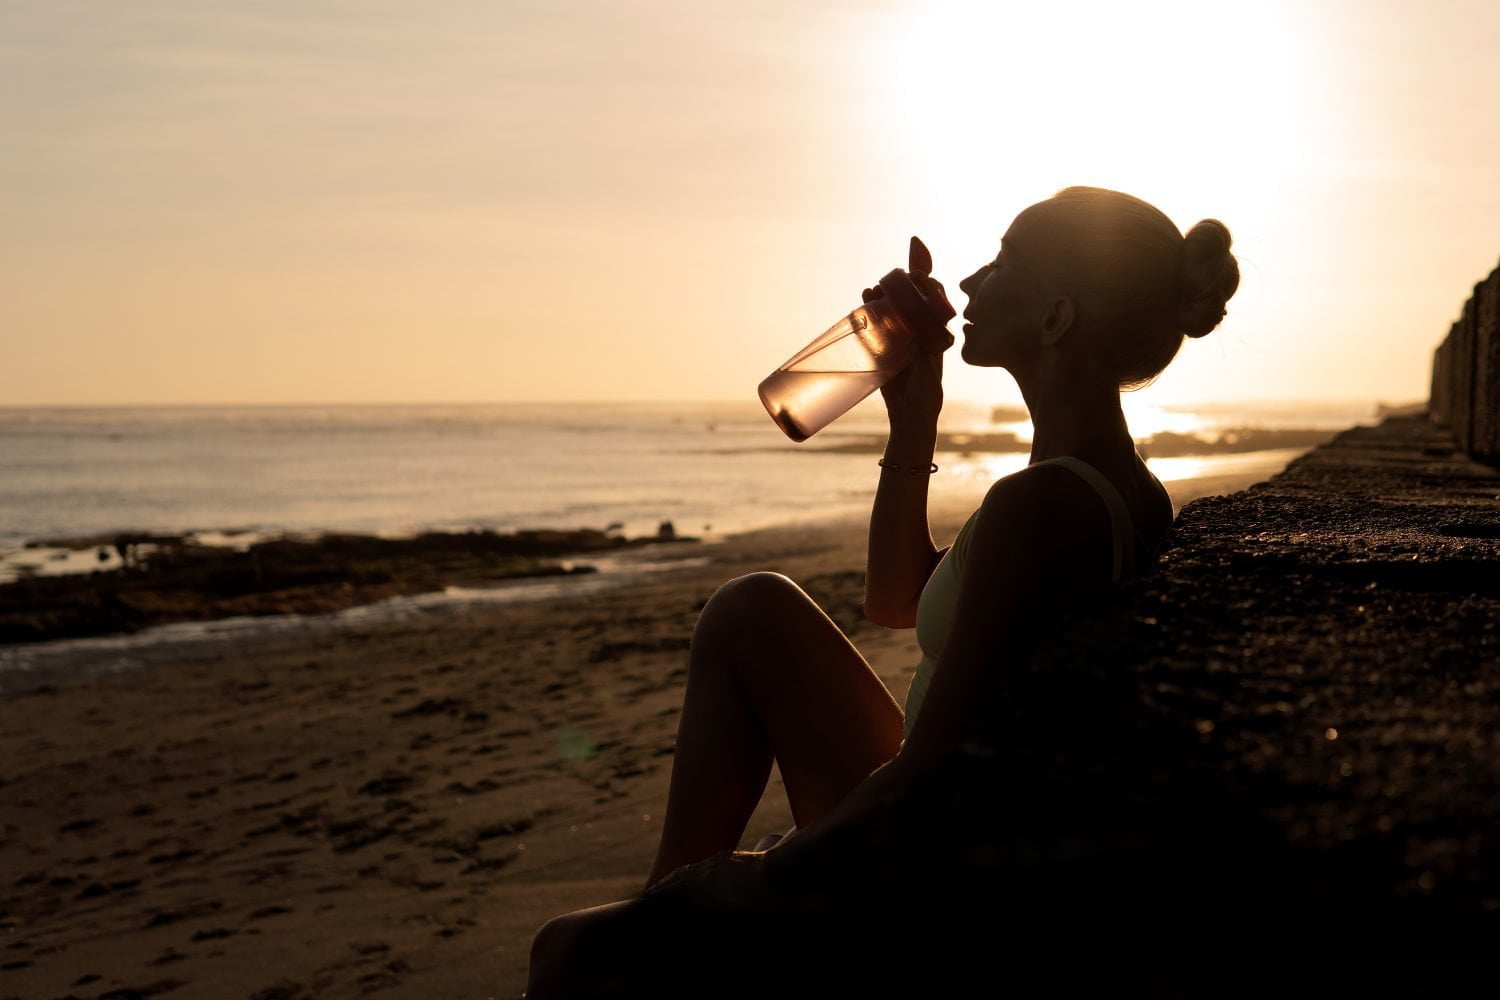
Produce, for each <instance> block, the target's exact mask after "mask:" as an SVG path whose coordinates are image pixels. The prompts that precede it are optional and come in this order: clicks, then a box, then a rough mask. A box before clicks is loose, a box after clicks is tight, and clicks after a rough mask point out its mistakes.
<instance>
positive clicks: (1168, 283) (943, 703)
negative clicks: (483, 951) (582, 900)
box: [528, 187, 1239, 1000]
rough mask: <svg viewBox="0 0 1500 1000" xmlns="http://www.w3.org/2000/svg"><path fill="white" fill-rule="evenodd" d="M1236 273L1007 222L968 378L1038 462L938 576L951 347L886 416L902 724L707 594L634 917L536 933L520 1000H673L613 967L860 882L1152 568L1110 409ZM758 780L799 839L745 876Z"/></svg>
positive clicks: (1139, 238) (612, 914)
mask: <svg viewBox="0 0 1500 1000" xmlns="http://www.w3.org/2000/svg"><path fill="white" fill-rule="evenodd" d="M1229 248H1230V235H1229V231H1228V230H1227V229H1226V228H1225V227H1224V226H1223V225H1222V224H1221V223H1219V222H1218V221H1216V220H1212V219H1209V220H1204V221H1202V222H1199V223H1198V224H1197V225H1195V226H1194V227H1193V228H1192V229H1191V230H1190V231H1189V232H1188V233H1187V235H1186V236H1185V237H1184V236H1183V235H1182V234H1181V233H1180V232H1179V231H1178V229H1177V228H1176V226H1175V225H1173V223H1172V222H1171V221H1170V220H1169V219H1167V217H1166V216H1165V215H1163V214H1162V213H1161V212H1160V211H1158V210H1157V209H1155V208H1154V207H1152V206H1151V205H1149V204H1147V203H1146V202H1144V201H1141V200H1139V199H1137V198H1133V197H1131V196H1129V195H1125V194H1121V193H1119V192H1116V191H1107V190H1103V189H1099V188H1087V187H1074V188H1067V189H1065V190H1063V191H1061V192H1059V193H1058V194H1057V195H1055V196H1054V197H1052V198H1050V199H1048V200H1047V201H1044V202H1040V203H1039V204H1036V205H1033V206H1032V207H1030V208H1028V209H1026V210H1025V211H1024V212H1022V213H1021V214H1020V215H1019V216H1018V217H1017V218H1016V219H1015V221H1014V222H1013V223H1012V224H1011V226H1010V228H1009V230H1008V231H1007V232H1006V233H1005V236H1004V238H1003V239H1002V241H1001V245H1000V253H999V255H998V256H997V257H996V258H995V259H994V260H993V261H991V262H990V263H988V264H986V265H984V266H983V267H981V268H980V269H979V270H977V271H975V272H974V273H973V274H971V275H970V276H969V277H967V278H965V279H964V280H963V281H962V282H960V284H959V287H960V288H961V289H962V290H963V292H964V293H965V294H966V295H967V296H968V299H969V302H968V306H967V308H965V309H964V313H963V315H964V318H965V319H966V320H967V321H968V322H967V323H966V324H965V325H964V327H963V337H964V342H963V346H962V350H961V353H962V356H963V359H964V360H965V361H966V362H968V363H969V364H971V365H978V366H982V367H993V368H1004V369H1006V370H1007V371H1009V372H1010V374H1011V375H1012V376H1014V378H1015V379H1016V382H1017V383H1018V384H1019V386H1020V389H1021V393H1022V395H1023V397H1024V398H1025V401H1026V405H1027V408H1028V409H1029V410H1030V412H1031V419H1032V423H1033V426H1034V429H1035V436H1034V438H1033V443H1032V451H1031V462H1030V464H1029V465H1028V466H1027V468H1025V469H1024V470H1022V471H1020V472H1017V473H1015V474H1013V475H1010V476H1006V477H1005V478H1003V479H1001V480H999V481H998V482H996V483H995V484H994V485H993V486H992V487H991V489H990V490H989V492H988V494H987V495H986V496H985V499H984V502H983V503H982V504H981V506H980V507H979V509H978V510H977V511H975V513H974V515H973V516H972V517H971V518H970V519H969V521H968V523H966V524H965V525H964V527H963V529H962V530H961V531H960V532H959V535H958V537H957V538H956V539H955V541H954V543H953V545H952V546H951V547H950V548H948V549H943V550H936V549H935V548H934V546H933V543H932V540H931V537H930V534H929V531H928V526H927V488H928V481H929V480H928V475H927V474H928V472H929V470H931V469H934V468H935V466H933V465H932V458H933V453H934V449H935V444H936V439H937V418H938V413H939V411H940V409H941V406H942V381H941V376H942V351H943V349H945V348H946V347H947V346H949V344H951V338H949V342H948V343H943V344H935V345H932V347H933V350H931V351H930V352H929V353H926V354H924V355H922V356H919V357H918V358H917V359H916V360H915V361H914V362H913V363H912V365H911V366H910V367H908V368H907V369H906V370H905V371H903V372H902V373H901V374H899V375H898V376H897V377H896V378H894V379H892V380H891V381H890V382H889V383H887V384H886V385H885V386H884V387H883V388H882V390H881V391H882V394H883V396H884V399H885V402H886V406H887V409H888V413H889V418H890V437H889V440H888V443H887V445H886V449H885V455H884V457H883V458H882V460H881V463H880V464H881V471H880V485H879V489H878V491H877V493H876V498H875V505H874V511H873V513H872V516H871V521H870V539H869V557H868V565H867V568H866V583H865V586H866V591H865V614H866V616H867V617H868V618H869V619H870V620H871V621H873V622H875V623H877V624H880V625H884V626H886V627H888V628H911V627H913V626H915V627H916V629H917V637H918V641H919V644H920V646H921V648H922V651H923V659H922V663H921V664H920V666H919V667H918V670H917V673H916V675H915V677H914V678H913V681H912V686H911V690H910V692H909V694H908V697H907V700H906V705H905V710H904V711H903V709H902V708H901V707H900V706H898V705H897V703H896V702H895V700H894V699H893V698H892V697H891V695H890V693H889V692H888V691H887V690H886V689H885V687H884V685H883V684H882V683H881V681H880V680H879V679H878V678H877V677H876V676H875V674H874V673H873V672H872V671H871V669H870V667H869V665H868V664H867V663H866V662H865V660H864V658H863V657H862V656H861V655H860V654H859V652H858V651H857V650H856V649H855V648H854V647H853V646H852V645H851V644H850V643H849V641H848V640H847V639H846V638H845V637H844V636H843V634H842V633H841V632H840V631H839V629H838V628H837V626H835V625H834V623H833V622H832V621H831V620H830V619H829V618H828V616H827V615H826V614H824V613H823V612H822V610H821V609H820V608H819V607H818V606H817V604H816V603H815V602H814V601H812V599H811V598H809V597H808V596H807V595H806V594H805V593H803V591H802V590H801V589H800V588H798V587H797V586H796V585H795V584H794V583H792V582H791V581H790V580H788V579H786V578H785V577H782V576H779V575H777V574H772V573H755V574H751V575H749V576H745V577H740V578H738V579H736V580H732V581H730V582H729V583H727V584H725V585H724V586H723V587H722V588H720V589H719V590H718V592H717V593H715V594H714V596H713V598H712V599H711V600H710V601H709V602H708V604H707V605H706V606H705V607H704V609H703V612H702V614H701V615H700V617H699V620H698V624H697V627H696V629H695V631H694V634H693V641H692V648H691V653H690V668H689V678H688V684H687V693H686V696H685V701H684V704H683V710H682V716H681V721H680V726H679V731H678V741H677V751H676V758H675V762H674V766H673V773H672V781H671V788H670V792H669V797H668V803H667V811H666V818H665V821H664V825H663V829H662V837H661V844H660V847H659V850H658V853H657V858H656V863H655V865H654V866H653V868H652V871H651V873H650V875H649V877H648V878H647V882H646V886H647V889H646V892H645V893H644V894H643V897H642V899H641V900H638V901H625V902H623V903H615V904H610V905H608V906H604V907H596V908H594V909H593V910H585V911H580V912H579V913H577V914H570V915H568V916H565V917H560V918H558V919H556V920H554V921H552V922H550V923H549V924H548V925H547V926H546V927H544V928H543V929H542V931H541V932H540V933H539V934H538V936H537V939H536V942H535V943H534V946H533V953H532V981H531V990H530V991H529V994H528V995H529V996H530V997H532V998H533V1000H546V998H548V997H553V996H573V995H604V994H605V993H607V992H608V990H609V989H611V988H618V989H621V990H624V991H625V992H626V993H630V992H633V991H647V992H649V991H652V990H654V991H655V992H657V993H659V994H661V993H670V992H671V991H672V990H673V989H687V987H686V986H684V985H683V984H684V982H685V977H686V976H687V975H688V974H687V972H686V971H685V967H683V966H678V967H676V968H675V970H674V968H673V967H672V966H665V967H664V966H662V965H660V964H659V963H658V964H656V965H655V966H654V967H652V968H653V970H654V971H653V972H652V973H651V975H652V976H653V977H654V980H653V982H652V984H651V986H650V988H649V989H648V988H647V987H646V986H645V985H644V984H643V983H641V982H640V981H639V972H638V971H637V972H619V973H618V974H619V976H620V977H621V978H615V979H612V978H611V977H612V976H613V975H615V972H618V969H617V968H616V969H615V971H612V966H615V967H618V965H619V964H620V960H621V959H622V956H628V955H630V954H632V953H634V952H635V951H637V950H639V948H640V947H642V945H641V941H642V940H644V939H646V938H652V937H654V936H655V935H657V934H659V933H664V932H666V933H672V932H674V931H669V930H664V928H669V927H675V928H678V929H682V928H684V927H686V926H687V925H688V924H689V923H691V916H690V914H693V913H699V914H714V915H716V916H723V915H725V914H735V913H739V914H759V915H762V916H765V917H767V918H769V919H771V920H773V921H774V920H776V919H778V917H779V916H785V915H786V914H787V913H788V912H790V911H789V910H788V909H787V908H785V907H778V900H783V899H787V898H790V897H792V896H794V895H795V894H796V891H797V890H796V887H797V885H798V884H799V880H804V881H805V880H807V879H814V880H815V879H816V877H817V876H816V873H817V872H818V871H819V870H820V869H824V868H827V867H828V866H837V865H838V863H839V861H840V860H841V859H848V858H850V857H854V856H859V857H864V858H869V857H871V856H875V855H872V854H871V852H869V851H868V850H866V851H864V852H863V853H861V852H860V849H859V847H858V845H859V844H860V843H861V842H862V841H863V842H865V843H868V842H870V841H871V840H872V839H879V833H878V828H879V827H880V826H881V823H882V818H883V817H886V816H888V815H889V813H890V810H891V809H892V808H893V807H895V806H896V805H897V804H899V803H901V802H903V801H904V800H909V799H910V796H911V795H912V792H913V789H914V788H915V787H916V786H917V784H918V783H919V782H920V781H921V780H922V779H923V778H924V776H926V775H929V774H931V773H932V772H933V771H934V769H936V768H940V767H942V766H943V762H944V761H945V760H949V759H951V754H952V752H953V751H954V750H955V748H957V747H959V746H960V745H961V744H962V743H963V742H964V741H965V740H966V739H967V738H968V737H969V736H970V735H971V733H972V730H973V726H974V723H975V719H976V718H977V717H979V716H981V715H982V714H983V711H984V709H985V707H986V706H987V705H990V704H993V703H994V702H995V700H996V699H997V698H998V697H999V696H1001V694H1002V693H1003V692H1004V690H1005V685H1006V680H1007V671H1006V669H1005V665H1006V664H1007V663H1015V662H1019V661H1020V660H1021V659H1022V658H1024V657H1025V656H1026V655H1027V652H1028V650H1029V649H1030V648H1031V647H1032V646H1033V644H1034V643H1035V641H1036V639H1037V638H1038V635H1039V630H1040V629H1041V628H1042V627H1044V623H1046V622H1048V621H1049V620H1053V619H1054V617H1055V615H1056V613H1057V612H1058V611H1059V610H1062V609H1066V608H1068V607H1076V606H1078V605H1080V604H1081V603H1083V602H1086V601H1088V600H1090V599H1093V598H1096V597H1097V596H1099V595H1100V594H1101V593H1103V592H1104V591H1106V590H1107V589H1108V588H1109V587H1110V585H1111V584H1113V583H1117V582H1119V581H1121V580H1123V579H1126V578H1128V577H1129V576H1130V575H1131V574H1132V571H1133V567H1134V566H1139V565H1143V564H1144V563H1146V562H1147V561H1148V560H1149V559H1150V558H1151V557H1152V555H1153V554H1154V552H1155V551H1156V549H1157V547H1158V545H1159V544H1160V542H1161V541H1162V538H1163V536H1165V534H1166V533H1167V531H1168V529H1169V528H1170V527H1171V523H1172V505H1171V501H1170V499H1169V498H1168V496H1167V493H1166V490H1165V489H1164V488H1163V487H1162V485H1161V483H1160V482H1158V481H1157V479H1156V477H1155V476H1153V475H1152V474H1151V472H1150V471H1149V470H1148V469H1147V468H1146V466H1145V463H1144V462H1143V461H1142V460H1141V458H1140V456H1139V455H1138V454H1137V452H1136V450H1135V446H1134V442H1133V440H1132V438H1131V435H1130V430H1129V428H1128V427H1127V426H1126V423H1125V417H1124V414H1123V413H1122V411H1121V408H1120V391H1121V389H1123V388H1134V387H1137V386H1140V385H1143V384H1145V383H1147V382H1149V381H1151V380H1152V379H1154V378H1155V377H1156V376H1157V375H1158V374H1159V373H1160V372H1161V371H1162V369H1164V368H1165V367H1166V365H1167V363H1168V362H1170V361H1171V360H1172V358H1173V357H1174V356H1175V355H1176V353H1177V351H1178V349H1179V348H1180V347H1181V344H1182V339H1183V337H1184V335H1186V336H1191V337H1201V336H1203V335H1204V334H1206V333H1208V332H1209V331H1210V330H1212V329H1214V327H1216V326H1217V325H1218V324H1219V322H1220V321H1221V320H1222V319H1223V316H1224V306H1225V303H1226V302H1227V300H1228V299H1229V298H1230V296H1232V295H1233V294H1234V291H1235V289H1236V287H1237V286H1238V284H1239V269H1238V265H1237V264H1236V262H1235V259H1234V257H1233V255H1232V254H1231V253H1230V252H1229ZM867 294H868V293H867ZM773 759H774V760H775V762H776V763H777V764H778V765H779V767H780V770H781V774H782V777H783V780H784V782H785V785H786V791H787V797H788V799H789V800H790V803H791V808H792V814H793V817H794V819H795V821H796V824H797V832H796V833H795V835H793V836H791V837H788V838H786V839H784V840H783V841H782V842H780V843H779V844H777V845H776V846H775V847H773V848H772V849H771V850H769V851H766V852H764V853H759V852H734V848H735V847H736V845H737V844H738V842H739V838H740V837H741V836H742V835H743V833H744V829H745V824H746V823H747V821H748V819H749V817H750V815H751V812H752V811H753V810H754V808H755V806H756V803H757V802H758V801H759V798H760V795H761V793H762V791H763V789H764V787H765V783H766V780H767V777H768V775H769V770H770V766H771V763H772V761H773ZM705 859H707V860H705ZM899 862H900V859H899V856H893V857H891V863H892V864H898V863H899ZM660 901H668V902H670V903H672V904H673V905H674V906H675V907H676V909H675V910H673V911H672V912H673V913H675V914H676V916H674V917H670V918H662V917H661V914H662V913H664V912H666V911H664V910H662V909H661V908H660V906H659V905H658V906H657V908H656V909H653V908H652V905H653V903H660ZM662 919H666V923H665V924H663V923H662V922H661V920H662ZM652 921H656V923H654V924H653V923H652ZM674 921H675V923H674ZM648 924H649V925H650V926H651V929H649V930H647V929H645V928H647V926H648ZM622 942H633V943H622ZM610 955H612V956H613V958H610V957H609V956H610ZM721 972H722V970H721ZM632 976H635V977H636V978H634V979H632V978H631V977H632ZM674 977H675V978H674ZM611 983H612V984H613V985H611ZM720 992H722V991H720Z"/></svg>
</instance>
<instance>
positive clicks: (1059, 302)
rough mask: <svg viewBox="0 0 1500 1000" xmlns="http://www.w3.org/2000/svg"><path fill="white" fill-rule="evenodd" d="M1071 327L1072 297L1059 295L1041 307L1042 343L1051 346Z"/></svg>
mask: <svg viewBox="0 0 1500 1000" xmlns="http://www.w3.org/2000/svg"><path fill="white" fill-rule="evenodd" d="M1072 328H1073V299H1072V298H1071V297H1070V296H1067V295H1059V296H1057V297H1056V298H1052V299H1049V300H1048V301H1047V304H1046V305H1045V306H1043V307H1042V341H1041V342H1042V345H1043V346H1044V347H1051V346H1052V345H1053V344H1056V343H1057V342H1058V341H1059V340H1061V339H1062V338H1063V335H1064V334H1066V333H1067V332H1068V331H1069V330H1071V329H1072Z"/></svg>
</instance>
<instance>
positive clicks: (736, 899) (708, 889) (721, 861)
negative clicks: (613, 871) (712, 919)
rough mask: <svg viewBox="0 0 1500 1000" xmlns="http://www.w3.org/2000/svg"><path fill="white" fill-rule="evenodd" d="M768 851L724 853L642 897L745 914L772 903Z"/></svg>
mask: <svg viewBox="0 0 1500 1000" xmlns="http://www.w3.org/2000/svg"><path fill="white" fill-rule="evenodd" d="M764 858H765V852H764V851H720V852H719V853H717V854H714V855H711V856H709V857H707V858H704V859H703V860H702V861H698V862H695V863H693V864H690V865H683V866H682V867H681V868H678V869H676V870H675V871H673V872H671V873H670V874H668V875H667V876H665V877H664V878H662V879H661V880H660V881H659V882H657V883H656V884H655V885H653V886H651V888H649V889H647V890H646V891H645V892H644V893H642V895H643V896H644V897H646V898H650V897H652V896H656V895H664V896H668V897H670V898H671V899H674V900H681V901H683V902H685V903H687V904H688V905H690V906H693V907H695V908H697V909H699V910H700V911H702V912H705V913H711V912H714V911H721V910H722V911H727V912H737V913H744V912H749V911H752V910H755V909H758V908H760V907H764V906H767V905H769V904H770V902H771V900H772V896H771V893H770V889H769V887H768V886H767V885H766V880H765V866H764Z"/></svg>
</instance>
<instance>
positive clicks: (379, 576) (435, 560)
mask: <svg viewBox="0 0 1500 1000" xmlns="http://www.w3.org/2000/svg"><path fill="white" fill-rule="evenodd" d="M695 540H696V539H693V538H689V537H677V538H673V539H671V541H672V542H692V541H695ZM663 541H665V539H660V538H656V537H651V538H630V539H627V538H623V537H621V536H619V535H617V534H613V533H610V532H605V531H599V530H596V529H592V528H588V529H581V530H576V531H561V530H527V531H517V532H514V533H510V534H502V533H498V532H493V531H470V532H429V533H426V534H421V535H417V536H416V537H413V538H377V537H373V536H369V535H352V534H332V535H324V536H321V537H316V538H277V539H272V540H268V541H263V542H260V543H258V544H255V545H252V546H250V547H249V548H248V549H246V550H244V551H235V550H233V549H227V548H221V547H217V546H208V545H200V544H195V543H193V542H192V541H191V540H189V539H186V538H181V537H172V536H152V538H151V544H152V549H151V551H150V552H149V554H144V555H138V556H136V557H135V558H133V559H131V560H129V561H127V562H126V563H125V565H123V566H120V567H118V568H115V569H112V570H100V571H95V572H93V573H89V574H74V575H64V576H36V577H25V578H22V579H19V580H16V581H14V582H12V583H8V584H4V585H0V642H12V643H14V642H37V641H42V640H48V639H62V638H79V637H83V636H92V635H103V634H108V633H111V632H131V631H136V630H139V629H142V628H145V627H148V626H151V625H160V624H165V623H168V622H182V621H204V620H210V619H215V618H225V617H230V616H237V615H273V614H317V613H326V612H331V611H339V610H343V609H345V608H350V607H355V606H357V605H361V604H369V603H373V602H375V601H379V600H384V599H386V598H389V597H395V596H398V595H404V594H418V593H425V592H429V591H435V590H441V589H442V588H444V587H447V586H456V585H469V586H477V585H485V584H493V583H498V582H501V581H504V580H510V579H517V578H522V577H538V576H565V575H571V574H582V573H592V572H595V567H593V566H589V565H569V566H565V565H563V564H562V563H561V562H559V559H561V558H562V557H565V556H576V555H589V554H604V553H610V552H616V551H621V550H624V549H628V548H636V547H639V546H642V545H651V544H660V543H662V542H663Z"/></svg>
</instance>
